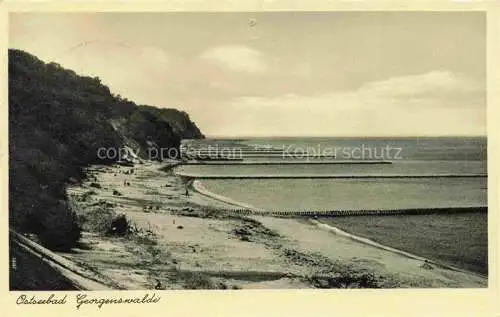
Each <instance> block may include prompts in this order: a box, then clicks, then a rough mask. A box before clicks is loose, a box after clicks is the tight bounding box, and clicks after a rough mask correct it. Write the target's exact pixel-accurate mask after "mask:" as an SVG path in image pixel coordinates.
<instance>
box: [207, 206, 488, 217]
mask: <svg viewBox="0 0 500 317" xmlns="http://www.w3.org/2000/svg"><path fill="white" fill-rule="evenodd" d="M214 210H218V211H224V212H228V213H232V214H235V215H243V216H249V215H259V216H274V217H287V218H313V217H352V216H394V215H429V214H438V213H441V214H455V213H466V212H487V207H456V208H414V209H395V210H391V209H374V210H372V209H367V210H254V209H248V208H214Z"/></svg>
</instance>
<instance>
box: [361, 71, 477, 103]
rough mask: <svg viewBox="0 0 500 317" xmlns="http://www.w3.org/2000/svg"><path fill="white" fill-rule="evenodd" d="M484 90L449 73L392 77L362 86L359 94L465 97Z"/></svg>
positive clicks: (402, 96)
mask: <svg viewBox="0 0 500 317" xmlns="http://www.w3.org/2000/svg"><path fill="white" fill-rule="evenodd" d="M481 90H484V84H481V83H479V82H477V81H474V80H472V79H471V78H468V77H466V76H464V75H461V74H455V73H452V72H449V71H432V72H429V73H425V74H418V75H410V76H402V77H393V78H390V79H387V80H383V81H378V82H372V83H368V84H365V85H363V86H362V87H361V88H360V89H359V91H358V92H359V93H362V94H367V95H370V96H381V97H387V96H391V97H393V98H427V97H432V96H434V97H439V96H449V95H459V96H462V95H467V94H473V93H478V92H480V91H481Z"/></svg>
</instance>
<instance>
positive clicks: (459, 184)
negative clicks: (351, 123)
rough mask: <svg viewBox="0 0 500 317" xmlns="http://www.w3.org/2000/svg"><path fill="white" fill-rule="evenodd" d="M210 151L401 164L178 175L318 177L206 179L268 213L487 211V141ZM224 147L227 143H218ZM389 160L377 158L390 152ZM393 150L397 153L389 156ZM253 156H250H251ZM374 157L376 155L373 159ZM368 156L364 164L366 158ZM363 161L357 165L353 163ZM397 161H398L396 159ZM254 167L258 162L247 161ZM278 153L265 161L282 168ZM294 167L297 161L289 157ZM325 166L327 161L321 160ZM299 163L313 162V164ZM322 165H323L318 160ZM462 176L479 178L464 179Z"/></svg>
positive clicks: (319, 142)
mask: <svg viewBox="0 0 500 317" xmlns="http://www.w3.org/2000/svg"><path fill="white" fill-rule="evenodd" d="M203 142H204V145H207V144H208V145H217V144H221V143H222V142H224V144H225V146H226V147H229V148H230V147H231V146H233V147H238V148H240V147H241V145H243V146H247V147H250V148H251V149H253V150H262V149H273V150H282V151H285V152H286V153H287V154H289V153H292V152H293V151H294V149H295V150H297V153H304V152H307V153H310V155H314V154H324V153H328V154H330V153H332V152H333V153H335V154H336V156H335V159H333V160H332V159H326V160H325V161H328V162H332V161H334V162H335V161H345V160H354V161H359V160H363V159H364V160H377V159H383V160H390V161H392V162H393V164H297V165H225V164H217V165H186V166H181V167H179V168H177V169H176V172H177V173H180V174H186V175H190V176H194V177H196V176H204V177H207V176H210V177H218V176H233V177H238V176H242V177H244V176H260V175H263V176H273V175H274V176H283V175H287V176H290V177H293V176H294V175H295V176H304V175H307V176H310V177H311V178H307V179H203V181H202V182H203V185H204V186H205V187H206V188H207V189H208V190H210V191H213V192H215V193H217V194H219V195H223V196H227V197H230V198H232V199H234V200H237V201H242V202H245V203H248V204H251V205H254V206H256V207H260V208H272V209H286V210H297V209H301V210H304V209H308V210H320V209H398V208H427V207H470V206H486V205H487V178H486V173H487V170H486V168H487V162H486V145H487V144H486V139H485V138H406V139H403V138H399V139H380V138H376V139H359V138H358V139H357V138H340V139H336V138H309V139H256V140H245V141H238V142H235V141H217V140H215V141H214V140H206V141H203ZM218 142H219V143H218ZM382 149H386V151H385V155H386V156H387V157H383V158H380V157H373V155H374V154H375V152H376V151H378V153H377V154H381V153H383V150H382ZM387 149H389V150H387ZM245 151H248V149H246V150H245ZM370 151H371V155H372V156H370ZM363 152H364V153H365V155H364V156H363V157H360V156H361V155H362V153H363ZM353 156H356V157H357V158H353ZM396 156H397V157H396ZM243 159H244V160H243V163H244V162H254V163H255V161H256V158H255V157H245V155H244V153H243ZM279 159H280V157H278V158H277V157H276V154H273V156H272V159H270V158H269V157H265V155H262V157H259V158H258V160H260V161H276V160H279ZM283 160H285V161H290V160H291V159H290V157H288V156H287V157H285V158H283ZM320 160H321V159H320ZM292 161H295V162H298V163H299V162H301V163H307V157H302V158H301V159H299V158H294V159H292ZM314 161H318V158H316V159H314ZM320 175H337V176H339V175H341V176H350V175H357V176H364V175H366V176H382V177H383V176H386V175H393V176H394V175H400V176H407V175H412V176H415V175H436V176H439V175H454V176H457V177H454V178H444V177H429V178H401V179H397V178H390V179H387V178H367V179H363V178H358V179H315V178H314V177H315V176H320ZM460 175H464V176H471V175H474V176H476V177H459V176H460Z"/></svg>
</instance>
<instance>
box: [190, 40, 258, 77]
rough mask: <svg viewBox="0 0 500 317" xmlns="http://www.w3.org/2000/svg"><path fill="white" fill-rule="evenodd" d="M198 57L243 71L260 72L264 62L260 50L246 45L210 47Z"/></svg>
mask: <svg viewBox="0 0 500 317" xmlns="http://www.w3.org/2000/svg"><path fill="white" fill-rule="evenodd" d="M200 57H201V58H202V59H204V60H206V61H209V62H213V63H215V64H217V65H219V66H223V67H227V68H229V69H231V70H234V71H238V72H245V73H262V72H264V71H265V70H266V62H265V60H264V56H263V54H262V53H261V52H259V51H257V50H255V49H252V48H250V47H246V46H239V45H228V46H219V47H214V48H211V49H209V50H207V51H205V52H203V53H202V54H201V55H200Z"/></svg>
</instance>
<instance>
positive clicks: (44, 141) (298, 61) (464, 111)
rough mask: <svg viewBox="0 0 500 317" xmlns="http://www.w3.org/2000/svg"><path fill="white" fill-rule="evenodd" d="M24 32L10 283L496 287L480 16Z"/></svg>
mask: <svg viewBox="0 0 500 317" xmlns="http://www.w3.org/2000/svg"><path fill="white" fill-rule="evenodd" d="M8 18H9V21H8V27H9V30H8V36H9V38H8V47H9V49H8V100H9V104H8V128H9V131H8V146H9V152H8V161H9V175H8V176H9V184H8V199H9V215H8V219H9V221H8V223H9V289H10V290H11V291H57V290H59V291H60V290H63V291H70V290H76V291H78V290H80V291H81V290H85V291H99V290H135V291H137V290H155V291H161V290H249V289H254V290H255V289H260V290H266V289H267V290H297V289H429V288H431V289H444V288H446V289H449V288H461V289H477V288H487V287H488V168H487V167H488V166H487V165H488V164H487V163H488V162H487V145H488V144H487V129H486V126H487V125H486V121H487V113H486V112H487V111H486V110H487V100H486V99H487V98H486V95H487V84H486V80H487V77H486V63H487V61H486V56H487V54H486V34H487V33H486V14H485V12H451V11H450V12H417V11H414V12H404V11H399V12H398V11H373V12H370V11H366V12H365V11H338V12H334V11H332V12H306V11H297V12H163V13H161V12H86V13H84V12H73V13H71V12H53V13H51V12H11V13H10V14H9V16H8ZM155 299H156V298H155V295H154V293H153V295H151V297H150V298H148V300H150V301H154V300H155ZM26 300H29V297H27V299H26ZM54 300H55V299H54Z"/></svg>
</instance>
